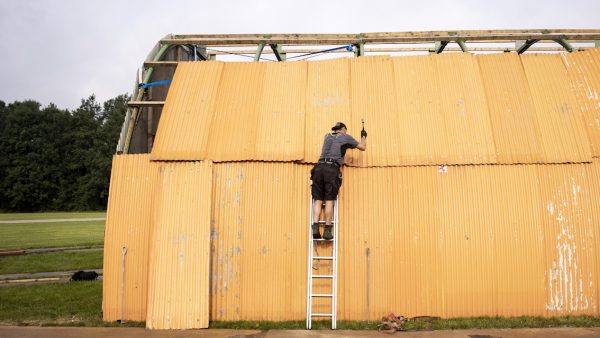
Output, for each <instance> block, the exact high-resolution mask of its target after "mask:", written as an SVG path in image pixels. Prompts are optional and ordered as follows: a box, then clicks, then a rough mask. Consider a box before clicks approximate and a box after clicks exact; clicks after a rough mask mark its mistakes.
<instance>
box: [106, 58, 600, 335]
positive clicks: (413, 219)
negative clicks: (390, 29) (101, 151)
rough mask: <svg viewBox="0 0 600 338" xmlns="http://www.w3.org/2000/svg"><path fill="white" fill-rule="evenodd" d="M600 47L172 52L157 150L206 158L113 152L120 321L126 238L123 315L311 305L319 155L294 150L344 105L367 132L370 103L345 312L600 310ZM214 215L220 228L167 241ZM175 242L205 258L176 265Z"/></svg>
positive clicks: (164, 322) (348, 236)
mask: <svg viewBox="0 0 600 338" xmlns="http://www.w3.org/2000/svg"><path fill="white" fill-rule="evenodd" d="M598 55H600V51H598V50H591V51H586V52H578V53H573V54H569V55H524V56H517V55H512V54H511V55H507V54H502V55H479V56H473V55H468V54H448V55H429V56H419V57H402V58H390V57H367V58H358V59H337V60H330V61H318V62H297V63H294V62H291V63H278V64H266V63H226V64H225V63H219V62H202V63H189V64H182V65H180V66H178V71H177V73H176V76H175V79H174V82H173V84H172V87H171V91H170V92H169V97H168V98H167V103H166V105H165V111H164V112H163V118H161V123H160V126H159V132H158V133H159V135H157V139H156V144H155V148H154V150H153V153H152V155H151V156H152V158H153V159H159V160H167V159H172V160H198V159H205V160H207V161H206V162H174V163H166V162H165V163H163V162H152V163H151V162H150V161H149V160H150V157H149V156H148V155H127V156H116V157H115V158H114V160H113V172H112V176H111V191H110V198H109V210H108V213H107V226H106V239H105V258H104V259H105V265H104V269H105V272H104V275H105V282H104V283H105V284H104V306H103V307H104V318H105V319H106V320H115V319H119V318H120V310H121V298H120V294H121V289H120V287H121V278H122V277H121V273H122V270H121V251H120V250H121V247H122V246H123V245H126V246H127V247H128V248H129V251H128V253H127V256H126V276H125V308H124V319H126V320H144V319H147V320H148V327H151V328H191V327H205V326H206V325H207V321H208V319H209V318H210V319H211V320H290V319H303V318H304V317H305V311H306V309H305V302H306V270H307V268H308V267H307V252H306V250H307V246H308V243H307V240H308V215H309V209H308V207H309V198H310V197H309V186H308V179H309V177H308V176H309V171H310V168H311V165H308V164H300V163H298V162H313V161H314V160H315V159H316V158H317V157H318V155H319V153H320V147H321V145H322V140H323V135H324V134H325V133H326V132H327V131H328V130H329V128H330V126H331V125H332V124H333V123H334V122H335V121H340V120H341V121H344V122H346V123H347V124H348V125H349V126H350V128H351V132H352V133H354V134H355V136H358V132H357V131H358V130H359V126H360V120H361V118H365V119H366V122H367V124H366V127H367V130H368V131H369V140H368V144H369V145H368V150H367V152H365V153H358V152H356V151H354V152H352V151H350V152H349V153H348V155H347V161H348V162H349V163H350V164H351V165H352V166H351V167H346V168H345V169H344V175H345V178H344V185H343V188H342V191H341V195H340V202H341V205H340V255H339V257H340V258H339V259H340V261H339V263H340V264H339V273H340V275H339V276H340V279H339V290H338V296H339V303H338V315H339V319H349V320H365V319H371V320H376V319H378V318H379V317H380V316H381V315H383V314H386V313H387V312H389V311H394V312H398V313H402V314H405V315H408V316H419V315H433V316H441V317H460V316H496V315H500V316H520V315H543V316H554V315H566V314H591V315H598V314H599V312H600V311H599V309H598V303H599V301H600V299H599V297H600V296H599V295H600V281H599V279H600V259H599V258H598V256H599V255H598V250H599V248H600V247H599V245H600V240H599V239H600V226H599V224H600V208H599V207H598V204H597V201H598V200H599V198H600V185H599V182H600V161H599V160H598V159H593V160H592V155H593V156H599V155H598V153H597V152H598V149H599V147H600V146H598V145H599V144H600V123H597V122H598V121H600V117H599V116H600V105H598V103H599V102H600V100H599V99H598V95H597V91H598V90H599V89H600V82H598V78H600V67H599V66H598V62H599V59H598ZM200 79H203V80H200ZM202 81H204V83H201V82H202ZM390 131H392V132H390ZM270 140H277V141H276V142H272V143H271V142H270ZM274 143H275V144H277V145H278V146H277V147H274V146H273V145H274ZM212 160H214V161H217V162H222V163H215V164H214V165H213V166H212V168H211V166H210V161H212ZM256 160H261V161H263V162H258V161H256ZM232 161H233V162H232ZM264 161H267V162H264ZM275 161H286V162H275ZM291 161H296V163H294V162H291ZM571 162H574V163H571ZM486 163H487V164H486ZM498 163H503V164H513V165H498ZM552 163H560V164H552ZM440 164H474V165H451V166H448V170H447V172H444V171H443V170H439V169H438V167H437V165H440ZM165 173H166V174H165ZM169 173H171V174H172V175H171V174H169ZM211 175H212V178H210V177H211ZM153 213H154V216H153V217H151V216H150V215H152V214H153ZM208 215H210V220H208ZM184 219H194V220H199V219H204V221H198V222H190V223H186V222H181V220H184ZM209 222H210V244H209V242H208V239H207V240H205V241H204V242H203V241H198V242H195V246H189V247H188V246H181V245H180V244H181V243H179V242H173V241H169V240H168V239H169V238H171V237H172V236H174V235H176V234H181V233H186V234H188V233H191V234H193V235H194V236H198V237H199V238H201V237H202V236H203V235H202V234H203V233H204V235H206V236H208V232H207V231H208V226H209V225H208V224H209ZM132 234H133V235H132ZM151 234H154V239H155V240H154V241H151V240H150V236H151ZM207 238H208V237H207ZM178 243H179V244H178ZM208 249H210V259H209V258H208V257H209V256H208V255H209V251H206V250H208ZM322 250H328V249H327V248H323V249H322ZM149 251H151V253H152V254H150V255H149ZM180 252H183V257H184V258H185V257H188V256H189V255H192V257H195V258H194V259H196V261H197V262H198V264H195V265H193V267H191V266H187V265H185V264H187V263H188V262H189V261H186V260H184V261H183V264H184V265H183V268H184V269H183V270H182V271H178V270H176V269H177V267H178V264H179V263H180V257H181V256H180V255H179V253H180ZM194 255H197V256H194ZM149 257H151V258H150V262H149ZM203 257H204V258H203ZM208 262H210V268H209V265H208V264H209V263H208ZM204 263H206V264H204ZM148 266H150V273H149V274H148ZM314 267H315V268H318V272H319V273H323V274H325V273H328V270H329V269H330V266H329V265H327V264H326V263H323V264H321V265H315V266H314ZM188 268H190V269H188ZM174 269H175V270H174ZM209 269H210V270H209ZM202 271H206V272H205V273H206V274H208V275H206V276H207V277H206V278H205V282H206V283H205V284H204V285H202V283H201V280H202V278H204V277H202V276H203V275H202V273H203V272H202ZM182 276H185V277H182ZM148 279H149V281H150V287H148ZM184 280H187V281H184ZM189 281H191V282H190V283H188V282H189ZM192 283H193V284H194V287H192V286H191V285H192ZM326 289H327V286H326V285H320V284H319V285H317V286H316V287H315V291H319V290H322V291H324V290H326ZM202 292H204V293H205V295H207V296H206V297H208V298H207V299H209V300H210V301H209V303H204V300H203V298H202V296H201V293H202ZM190 296H191V297H192V299H193V300H197V302H194V301H192V302H191V303H190V298H189V297H190ZM147 299H148V306H146V304H147ZM192 303H193V304H192ZM203 306H204V307H203ZM315 309H322V310H324V311H326V310H327V309H328V303H326V302H324V301H323V300H319V301H316V302H315Z"/></svg>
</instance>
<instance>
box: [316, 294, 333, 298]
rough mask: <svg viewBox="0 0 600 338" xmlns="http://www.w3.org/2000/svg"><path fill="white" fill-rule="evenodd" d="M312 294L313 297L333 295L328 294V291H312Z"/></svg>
mask: <svg viewBox="0 0 600 338" xmlns="http://www.w3.org/2000/svg"><path fill="white" fill-rule="evenodd" d="M312 296H313V297H333V295H331V294H328V293H313V294H312Z"/></svg>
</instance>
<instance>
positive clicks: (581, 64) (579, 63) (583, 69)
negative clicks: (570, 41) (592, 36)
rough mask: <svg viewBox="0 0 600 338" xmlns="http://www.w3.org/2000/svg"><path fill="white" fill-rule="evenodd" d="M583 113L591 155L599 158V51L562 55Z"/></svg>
mask: <svg viewBox="0 0 600 338" xmlns="http://www.w3.org/2000/svg"><path fill="white" fill-rule="evenodd" d="M562 59H563V62H564V64H565V66H566V68H567V73H568V75H569V78H570V79H571V86H572V88H573V90H574V92H575V97H576V98H577V102H578V103H579V107H580V109H581V111H582V113H583V120H584V122H585V126H586V128H587V132H588V138H589V140H590V146H591V148H592V155H593V156H594V157H600V49H598V48H595V49H590V50H589V51H584V52H577V53H565V54H562Z"/></svg>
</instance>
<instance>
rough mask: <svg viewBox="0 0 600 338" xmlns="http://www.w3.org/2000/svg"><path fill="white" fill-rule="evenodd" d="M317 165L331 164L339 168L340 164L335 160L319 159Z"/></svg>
mask: <svg viewBox="0 0 600 338" xmlns="http://www.w3.org/2000/svg"><path fill="white" fill-rule="evenodd" d="M317 163H325V164H333V165H335V166H337V167H339V166H340V164H339V163H338V162H337V160H336V159H335V158H321V159H319V161H318V162H317Z"/></svg>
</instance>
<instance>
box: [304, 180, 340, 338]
mask: <svg viewBox="0 0 600 338" xmlns="http://www.w3.org/2000/svg"><path fill="white" fill-rule="evenodd" d="M311 184H312V182H311ZM338 202H339V196H338V197H337V198H336V200H335V205H334V210H333V212H334V214H333V220H332V221H333V222H332V225H333V230H334V235H333V240H331V241H327V242H333V243H332V244H333V248H332V250H333V253H332V255H331V256H319V255H318V253H317V256H315V255H314V250H315V247H314V246H315V245H317V244H316V243H315V242H321V241H323V240H314V239H313V238H312V236H313V233H312V224H313V217H314V210H313V207H314V200H313V198H312V194H311V196H310V212H309V215H310V219H309V226H308V236H309V237H308V238H309V240H308V282H307V287H306V289H307V293H306V328H307V329H309V330H310V329H311V328H312V317H331V329H332V330H335V329H336V326H337V313H336V312H337V271H338V266H337V258H338V246H337V240H338V234H339V231H338V220H339V216H338V210H339V209H338V204H339V203H338ZM318 223H319V224H323V223H325V222H324V221H318ZM315 260H330V261H332V274H331V275H313V271H312V270H313V262H314V261H315ZM315 278H316V279H322V278H331V283H332V285H331V292H332V293H331V294H313V279H315ZM323 297H325V298H331V313H329V314H324V313H313V312H312V306H313V300H312V299H313V298H323Z"/></svg>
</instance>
